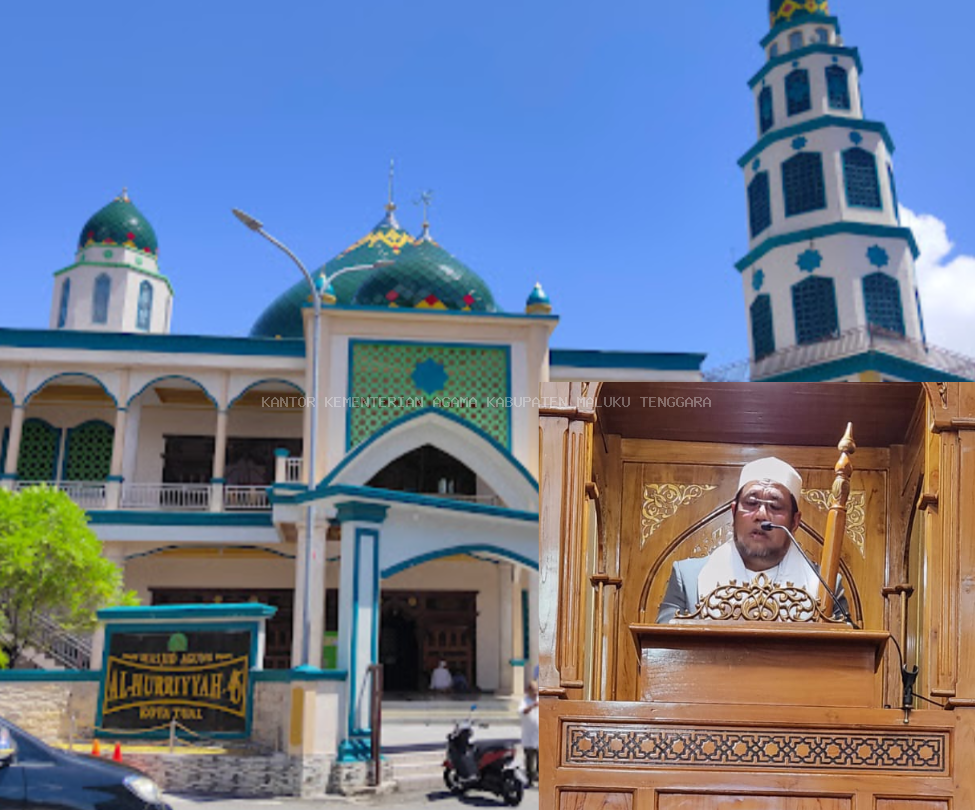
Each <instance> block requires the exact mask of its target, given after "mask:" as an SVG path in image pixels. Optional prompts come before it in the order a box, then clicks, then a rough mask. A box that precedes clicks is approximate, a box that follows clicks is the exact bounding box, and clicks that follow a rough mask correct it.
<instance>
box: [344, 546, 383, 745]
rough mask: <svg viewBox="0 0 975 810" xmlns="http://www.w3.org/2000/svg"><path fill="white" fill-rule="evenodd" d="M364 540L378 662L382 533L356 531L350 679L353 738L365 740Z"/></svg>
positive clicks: (374, 652)
mask: <svg viewBox="0 0 975 810" xmlns="http://www.w3.org/2000/svg"><path fill="white" fill-rule="evenodd" d="M363 541H371V542H372V543H373V549H372V571H371V572H369V576H370V584H371V586H372V594H371V595H369V596H370V601H371V603H372V604H371V607H372V611H371V617H370V627H369V628H368V632H369V649H370V655H371V658H372V660H371V661H370V663H374V662H376V661H378V659H379V532H378V531H377V530H376V529H364V528H357V529H356V531H355V540H354V542H355V546H354V552H353V568H352V577H353V579H352V633H351V636H352V638H351V639H350V643H351V645H352V646H351V649H350V655H349V672H350V673H352V677H351V678H350V679H349V727H348V728H349V739H353V738H355V737H362V736H366V735H368V734H369V731H370V730H369V729H366V728H357V727H356V723H355V714H356V707H357V706H358V704H359V695H358V689H359V686H360V683H359V681H358V677H357V669H356V665H357V662H356V658H357V655H358V646H359V645H358V640H359V602H360V600H361V599H363V598H365V597H366V596H367V595H366V594H363V593H362V591H361V587H360V585H361V582H362V574H363V571H362V557H363V554H362V545H363Z"/></svg>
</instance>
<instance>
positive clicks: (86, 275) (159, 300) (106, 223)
mask: <svg viewBox="0 0 975 810" xmlns="http://www.w3.org/2000/svg"><path fill="white" fill-rule="evenodd" d="M172 302H173V288H172V286H171V285H170V283H169V279H167V278H166V277H165V276H164V275H163V274H162V273H160V272H159V244H158V242H157V241H156V232H155V231H154V230H153V229H152V225H150V224H149V221H148V220H147V219H146V218H145V216H143V214H142V212H141V211H139V209H138V208H136V207H135V205H134V204H133V203H132V201H131V200H130V199H129V195H128V193H127V192H126V191H125V190H123V191H122V193H121V194H120V195H119V196H118V197H116V198H115V199H114V200H112V202H110V203H109V204H108V205H106V206H105V207H104V208H102V209H101V210H99V211H97V212H96V213H95V214H94V215H93V216H92V217H91V218H90V219H89V220H88V221H87V222H86V223H85V226H84V227H83V228H82V229H81V236H80V237H79V238H78V248H77V252H76V254H75V261H74V264H72V265H70V266H68V267H65V268H64V269H63V270H59V271H58V272H57V273H55V278H54V297H53V300H52V302H51V328H52V329H73V330H80V331H95V332H135V333H143V334H156V335H160V334H168V333H169V326H170V320H171V318H172Z"/></svg>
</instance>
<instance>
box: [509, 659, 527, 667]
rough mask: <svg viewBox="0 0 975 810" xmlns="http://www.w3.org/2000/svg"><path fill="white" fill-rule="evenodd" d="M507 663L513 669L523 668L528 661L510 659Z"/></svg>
mask: <svg viewBox="0 0 975 810" xmlns="http://www.w3.org/2000/svg"><path fill="white" fill-rule="evenodd" d="M508 663H509V664H511V666H513V667H523V666H526V665H527V664H528V661H527V660H526V659H525V658H512V659H511V660H509V661H508Z"/></svg>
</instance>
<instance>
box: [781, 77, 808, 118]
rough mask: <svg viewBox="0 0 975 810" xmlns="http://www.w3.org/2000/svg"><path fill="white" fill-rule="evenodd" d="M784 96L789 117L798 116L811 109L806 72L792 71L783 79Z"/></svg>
mask: <svg viewBox="0 0 975 810" xmlns="http://www.w3.org/2000/svg"><path fill="white" fill-rule="evenodd" d="M785 95H786V99H787V100H788V107H789V115H799V114H800V113H804V112H806V111H808V110H811V109H812V98H811V96H810V93H809V71H808V70H801V69H797V70H793V71H792V73H790V74H789V75H788V76H786V77H785Z"/></svg>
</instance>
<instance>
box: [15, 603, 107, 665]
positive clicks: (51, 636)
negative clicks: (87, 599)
mask: <svg viewBox="0 0 975 810" xmlns="http://www.w3.org/2000/svg"><path fill="white" fill-rule="evenodd" d="M34 628H35V630H34V637H33V638H32V639H31V644H30V645H29V646H27V647H25V648H24V650H23V651H22V652H21V654H20V658H19V660H18V661H17V663H16V666H17V667H18V668H19V669H90V668H91V639H90V638H86V637H84V636H80V635H77V634H76V633H72V632H70V631H68V630H65V629H64V628H63V627H62V626H61V625H60V624H58V622H57V621H55V620H54V619H52V618H51V617H50V616H47V615H46V614H43V613H39V614H38V615H37V616H36V617H35V618H34Z"/></svg>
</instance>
